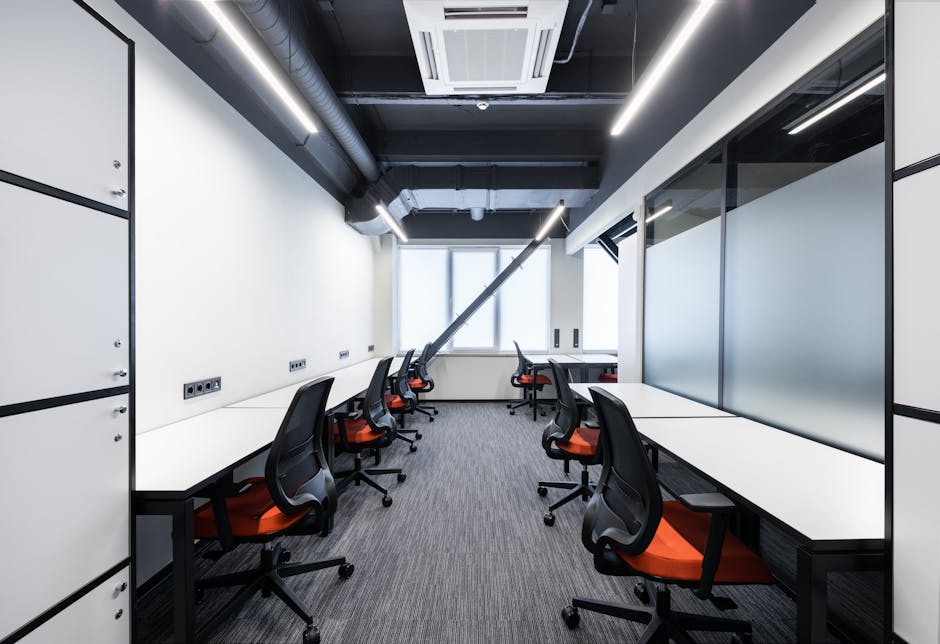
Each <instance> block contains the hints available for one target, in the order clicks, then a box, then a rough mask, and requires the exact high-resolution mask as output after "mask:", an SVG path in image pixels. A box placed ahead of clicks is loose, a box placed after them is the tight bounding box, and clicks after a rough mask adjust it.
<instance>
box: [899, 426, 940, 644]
mask: <svg viewBox="0 0 940 644" xmlns="http://www.w3.org/2000/svg"><path fill="white" fill-rule="evenodd" d="M937 454H940V425H938V424H935V423H928V422H925V421H922V420H915V419H913V418H904V417H901V416H895V417H894V535H893V539H894V544H893V546H894V547H893V548H892V550H893V552H894V591H893V592H894V632H895V633H897V634H898V635H900V636H901V637H903V638H904V639H905V640H906V641H908V642H911V644H917V643H920V642H937V641H940V629H938V624H940V504H937V503H936V498H935V495H936V491H937V490H938V489H940V469H938V468H937V462H936V461H937Z"/></svg>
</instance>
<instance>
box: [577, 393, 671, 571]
mask: <svg viewBox="0 0 940 644" xmlns="http://www.w3.org/2000/svg"><path fill="white" fill-rule="evenodd" d="M590 392H591V398H593V399H594V408H595V410H596V411H597V419H598V422H599V423H600V427H601V433H600V442H599V445H600V446H601V451H602V452H603V469H602V470H601V476H600V479H599V480H598V482H597V489H596V490H595V492H594V495H593V496H592V497H591V501H590V503H589V504H588V508H587V511H586V512H585V515H584V524H583V526H582V531H581V537H582V541H583V542H584V545H585V546H586V547H587V548H588V550H591V551H592V552H595V553H597V552H600V551H602V550H604V549H605V547H606V546H608V545H616V546H617V549H618V550H620V551H621V552H623V553H626V554H638V553H640V552H643V551H644V550H646V547H647V546H648V545H649V544H650V542H651V541H652V539H653V535H654V534H656V530H657V528H658V527H659V522H660V520H661V518H662V514H663V497H662V492H661V491H660V489H659V483H658V482H657V480H656V473H655V472H654V471H653V466H652V465H651V464H650V461H649V458H648V457H647V455H646V449H645V448H644V447H643V442H642V440H641V439H640V434H639V432H638V431H637V429H636V425H635V424H634V423H633V418H632V417H631V416H630V412H629V411H627V407H626V405H624V404H623V401H621V400H620V399H619V398H616V397H614V396H612V395H611V394H609V393H607V392H606V391H604V390H603V389H600V388H598V387H591V388H590ZM594 535H597V540H596V541H595V540H594V539H593V536H594Z"/></svg>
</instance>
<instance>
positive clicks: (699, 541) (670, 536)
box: [615, 501, 773, 584]
mask: <svg viewBox="0 0 940 644" xmlns="http://www.w3.org/2000/svg"><path fill="white" fill-rule="evenodd" d="M709 521H710V517H709V515H708V514H706V513H703V512H693V511H692V510H689V509H688V508H686V507H685V506H684V505H682V503H681V502H680V501H666V502H665V503H663V518H662V521H660V522H659V527H658V528H657V529H656V534H655V535H653V540H652V541H651V542H650V545H649V546H648V547H647V548H646V550H645V551H643V552H641V553H639V554H636V555H628V554H624V553H622V552H619V551H618V552H617V554H618V555H619V556H620V558H621V559H623V560H624V561H626V562H627V563H628V564H630V567H631V568H633V569H634V570H636V571H638V572H640V573H643V574H646V575H650V576H653V577H659V578H662V579H675V580H677V581H692V582H694V581H698V580H699V579H701V576H702V558H703V557H704V553H705V542H706V541H707V540H708V523H709ZM615 550H616V549H615ZM715 583H719V584H771V583H773V575H772V574H771V572H770V568H768V567H767V564H765V563H764V562H763V560H762V559H761V558H760V557H758V556H757V555H756V554H754V553H753V552H751V551H750V550H749V549H748V547H747V546H745V545H744V544H743V543H742V542H741V541H740V540H739V539H738V538H737V537H736V536H734V535H733V534H731V533H730V532H726V533H725V541H724V544H723V545H722V550H721V563H719V565H718V571H717V572H716V573H715Z"/></svg>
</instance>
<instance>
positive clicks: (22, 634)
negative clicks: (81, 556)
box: [0, 557, 132, 644]
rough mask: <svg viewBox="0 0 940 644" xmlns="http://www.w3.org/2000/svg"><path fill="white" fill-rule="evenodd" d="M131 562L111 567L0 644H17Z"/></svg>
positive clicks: (129, 559)
mask: <svg viewBox="0 0 940 644" xmlns="http://www.w3.org/2000/svg"><path fill="white" fill-rule="evenodd" d="M130 562H131V558H130V557H125V558H124V559H122V560H121V561H120V562H119V563H117V564H115V565H114V566H111V567H110V568H108V570H106V571H105V572H103V573H102V574H100V575H98V576H97V577H95V578H94V579H92V580H91V581H89V582H88V583H87V584H85V585H84V586H82V587H81V588H79V589H78V590H76V591H75V592H74V593H72V594H71V595H69V596H68V597H66V598H65V599H63V600H60V601H59V602H58V603H56V604H55V605H53V606H52V608H50V609H48V610H46V611H44V612H42V613H40V614H39V615H37V616H36V617H34V618H33V619H31V620H30V621H28V622H26V623H25V624H24V625H23V626H21V627H19V628H18V629H17V630H15V631H13V632H12V633H10V635H9V636H7V637H6V638H5V639H2V640H0V644H10V643H12V642H15V641H17V640H19V639H22V638H24V637H26V636H27V635H28V634H30V633H32V632H33V631H34V630H36V629H37V628H39V627H40V626H42V625H43V624H44V623H46V622H47V621H49V620H50V619H52V618H53V617H55V616H56V615H58V614H59V613H61V612H62V611H63V610H65V609H66V608H68V607H69V606H71V605H72V604H74V603H75V602H77V601H78V600H79V599H81V598H82V597H84V596H85V595H87V594H88V593H89V592H91V591H92V590H94V589H95V588H97V587H98V586H100V585H101V584H102V583H104V582H105V581H107V580H108V578H109V577H113V576H114V575H116V574H118V573H119V572H120V571H121V570H122V569H123V568H127V567H128V566H129V565H130ZM128 573H130V570H128ZM131 581H132V580H131V579H128V580H127V585H128V589H130V586H131V585H132V583H131ZM125 592H127V591H125Z"/></svg>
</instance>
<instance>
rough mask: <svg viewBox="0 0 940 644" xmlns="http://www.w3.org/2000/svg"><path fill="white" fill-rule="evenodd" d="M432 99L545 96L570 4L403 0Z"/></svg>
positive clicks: (552, 0)
mask: <svg viewBox="0 0 940 644" xmlns="http://www.w3.org/2000/svg"><path fill="white" fill-rule="evenodd" d="M403 2H404V7H405V15H406V16H407V17H408V26H409V28H410V30H411V40H412V43H413V44H414V48H415V54H416V55H417V58H418V68H419V69H420V71H421V79H422V80H423V81H424V91H425V93H426V94H428V95H432V96H441V95H453V94H541V93H544V92H545V87H546V85H547V84H548V76H549V74H550V73H551V69H552V61H553V60H554V58H555V50H556V49H557V47H558V37H559V35H560V34H561V27H562V23H563V22H564V19H565V13H566V12H567V10H568V0H528V2H513V1H512V0H403Z"/></svg>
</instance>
